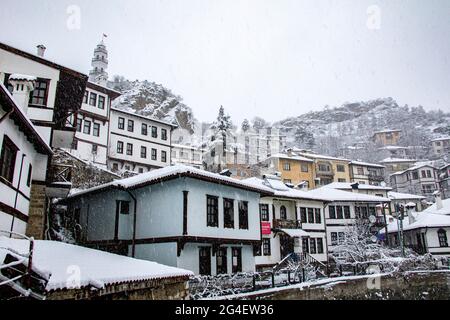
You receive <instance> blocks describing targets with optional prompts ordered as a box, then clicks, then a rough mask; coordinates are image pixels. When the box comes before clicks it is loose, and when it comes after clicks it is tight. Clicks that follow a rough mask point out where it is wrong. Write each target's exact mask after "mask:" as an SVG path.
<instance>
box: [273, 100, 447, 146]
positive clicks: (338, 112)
mask: <svg viewBox="0 0 450 320" xmlns="http://www.w3.org/2000/svg"><path fill="white" fill-rule="evenodd" d="M274 126H278V127H280V128H281V130H282V132H283V133H284V134H285V135H286V136H287V140H286V142H287V145H288V146H294V145H296V146H301V147H305V148H311V149H316V150H318V151H322V152H328V153H331V154H330V155H338V153H339V150H340V149H342V148H345V147H347V146H353V145H356V144H358V143H360V144H367V143H368V142H369V141H370V138H371V136H372V135H373V133H374V132H375V131H379V130H383V129H400V130H402V131H403V139H402V141H401V144H402V145H405V146H425V145H428V144H429V141H430V139H432V138H435V137H439V136H442V135H448V134H450V114H449V113H444V112H442V111H440V110H439V111H428V112H426V111H425V110H424V109H423V107H421V106H419V107H408V106H399V105H398V104H397V102H396V101H395V100H394V99H392V98H383V99H376V100H371V101H367V102H355V103H346V104H344V105H342V106H341V107H334V108H331V107H328V106H327V107H325V108H324V109H323V110H322V111H316V112H309V113H306V114H303V115H300V116H298V117H293V118H288V119H286V120H282V121H279V122H277V123H275V124H274ZM325 145H328V146H327V150H323V148H324V147H325ZM330 145H333V146H334V147H335V148H331V146H330Z"/></svg>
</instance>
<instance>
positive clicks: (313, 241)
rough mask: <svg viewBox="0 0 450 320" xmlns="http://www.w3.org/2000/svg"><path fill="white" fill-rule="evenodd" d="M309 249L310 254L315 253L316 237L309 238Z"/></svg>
mask: <svg viewBox="0 0 450 320" xmlns="http://www.w3.org/2000/svg"><path fill="white" fill-rule="evenodd" d="M309 249H310V251H309V253H311V254H316V253H317V247H316V239H314V238H311V239H310V240H309Z"/></svg>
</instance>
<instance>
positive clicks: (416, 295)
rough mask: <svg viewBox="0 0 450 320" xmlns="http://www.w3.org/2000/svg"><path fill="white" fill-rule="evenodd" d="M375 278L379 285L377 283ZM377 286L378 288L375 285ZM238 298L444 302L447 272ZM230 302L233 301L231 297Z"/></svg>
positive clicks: (449, 293)
mask: <svg viewBox="0 0 450 320" xmlns="http://www.w3.org/2000/svg"><path fill="white" fill-rule="evenodd" d="M377 279H379V282H377V281H378V280H377ZM378 285H379V286H378ZM239 298H245V299H254V300H391V299H394V300H442V299H444V300H448V299H450V270H447V271H428V272H408V273H403V274H395V275H393V274H391V275H384V276H381V277H379V278H378V277H377V278H373V277H370V276H359V277H358V276H356V277H347V278H345V279H339V278H335V279H327V280H321V281H319V282H318V283H317V284H311V283H310V284H309V285H307V284H303V285H302V284H299V285H294V286H290V287H286V288H278V289H275V290H272V289H269V290H265V291H262V292H260V293H258V292H256V293H249V294H244V295H241V296H240V297H239ZM231 299H233V298H232V297H231Z"/></svg>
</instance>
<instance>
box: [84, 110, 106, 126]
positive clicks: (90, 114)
mask: <svg viewBox="0 0 450 320" xmlns="http://www.w3.org/2000/svg"><path fill="white" fill-rule="evenodd" d="M100 110H104V109H100ZM78 115H80V116H82V117H83V120H84V118H86V117H88V118H92V119H93V120H98V121H102V122H103V124H105V123H106V122H109V119H108V117H106V116H102V115H99V114H95V113H93V112H90V111H87V110H83V109H80V110H78Z"/></svg>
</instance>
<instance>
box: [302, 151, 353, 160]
mask: <svg viewBox="0 0 450 320" xmlns="http://www.w3.org/2000/svg"><path fill="white" fill-rule="evenodd" d="M299 155H301V156H303V157H307V158H313V159H324V160H336V161H347V162H350V160H349V159H345V158H337V157H331V156H325V155H322V154H315V153H307V152H300V153H299Z"/></svg>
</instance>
